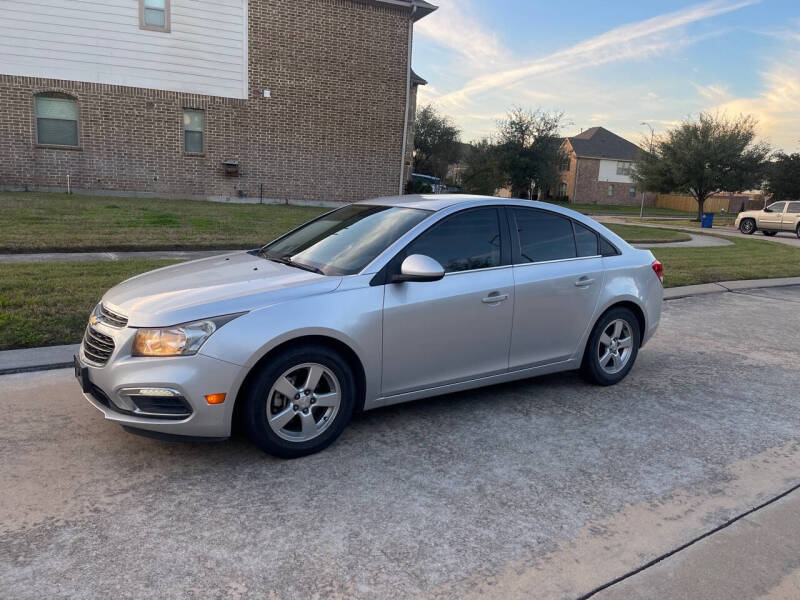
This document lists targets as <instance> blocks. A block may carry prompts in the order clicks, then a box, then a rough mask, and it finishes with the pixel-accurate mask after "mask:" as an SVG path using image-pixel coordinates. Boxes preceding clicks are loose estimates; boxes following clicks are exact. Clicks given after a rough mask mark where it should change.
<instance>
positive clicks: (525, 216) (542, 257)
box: [513, 209, 577, 263]
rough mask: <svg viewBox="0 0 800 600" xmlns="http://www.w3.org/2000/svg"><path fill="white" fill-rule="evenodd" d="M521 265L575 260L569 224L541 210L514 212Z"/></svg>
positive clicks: (573, 237) (567, 220) (575, 252)
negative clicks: (568, 259)
mask: <svg viewBox="0 0 800 600" xmlns="http://www.w3.org/2000/svg"><path fill="white" fill-rule="evenodd" d="M513 212H514V218H515V220H516V223H517V232H518V234H519V245H520V255H521V259H522V260H521V262H523V263H534V262H544V261H548V260H563V259H566V258H576V257H577V251H576V248H575V235H574V233H573V231H572V221H570V220H569V219H567V218H565V217H560V216H558V215H554V214H551V213H548V212H544V211H538V210H526V209H514V211H513Z"/></svg>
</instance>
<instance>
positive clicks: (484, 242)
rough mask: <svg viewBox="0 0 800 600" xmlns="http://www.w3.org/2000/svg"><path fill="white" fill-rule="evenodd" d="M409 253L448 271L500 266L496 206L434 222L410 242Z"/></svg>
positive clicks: (498, 225)
mask: <svg viewBox="0 0 800 600" xmlns="http://www.w3.org/2000/svg"><path fill="white" fill-rule="evenodd" d="M412 254H424V255H426V256H430V257H431V258H434V259H436V260H438V261H439V263H440V264H441V265H442V266H443V267H444V270H445V272H447V273H453V272H456V271H469V270H472V269H486V268H489V267H497V266H500V223H499V221H498V217H497V210H496V209H494V208H481V209H476V210H469V211H466V212H463V213H460V214H457V215H455V216H452V217H449V218H447V219H445V220H444V221H442V222H441V223H437V224H436V225H434V226H433V227H431V228H430V229H429V230H428V231H426V232H425V233H423V234H422V235H421V236H419V237H418V238H417V239H416V240H414V242H412V243H411V245H410V246H409V247H408V249H407V250H406V255H407V256H410V255H412Z"/></svg>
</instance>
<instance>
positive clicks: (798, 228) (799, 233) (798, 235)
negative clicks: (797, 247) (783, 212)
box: [795, 225, 800, 239]
mask: <svg viewBox="0 0 800 600" xmlns="http://www.w3.org/2000/svg"><path fill="white" fill-rule="evenodd" d="M795 233H796V234H797V239H800V225H798V226H797V231H795Z"/></svg>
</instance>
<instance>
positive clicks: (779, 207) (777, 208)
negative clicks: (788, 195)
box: [767, 202, 786, 213]
mask: <svg viewBox="0 0 800 600" xmlns="http://www.w3.org/2000/svg"><path fill="white" fill-rule="evenodd" d="M784 206H786V202H776V203H775V204H770V205H769V206H768V207H767V208H768V209H770V210H771V211H772V212H774V213H782V212H783V207H784Z"/></svg>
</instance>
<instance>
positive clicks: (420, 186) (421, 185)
mask: <svg viewBox="0 0 800 600" xmlns="http://www.w3.org/2000/svg"><path fill="white" fill-rule="evenodd" d="M432 191H433V188H432V187H431V184H430V183H427V182H425V181H417V180H416V179H411V180H409V182H408V183H407V184H406V194H430V193H431V192H432Z"/></svg>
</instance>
